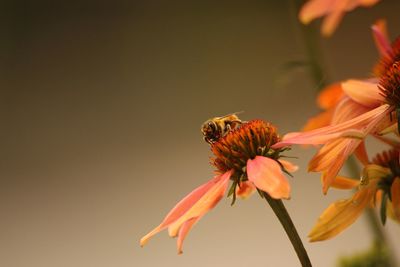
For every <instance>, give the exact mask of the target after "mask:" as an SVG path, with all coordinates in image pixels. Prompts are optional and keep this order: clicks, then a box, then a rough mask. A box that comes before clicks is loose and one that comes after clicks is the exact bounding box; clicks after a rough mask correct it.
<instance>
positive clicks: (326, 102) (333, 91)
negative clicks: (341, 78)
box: [317, 83, 343, 109]
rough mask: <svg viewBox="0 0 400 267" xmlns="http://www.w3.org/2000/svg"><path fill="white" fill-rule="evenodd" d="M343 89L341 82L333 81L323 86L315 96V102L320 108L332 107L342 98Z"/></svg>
mask: <svg viewBox="0 0 400 267" xmlns="http://www.w3.org/2000/svg"><path fill="white" fill-rule="evenodd" d="M342 96H343V90H342V85H341V83H334V84H332V85H329V86H327V87H325V88H324V89H323V90H322V91H321V93H319V95H318V98H317V104H318V106H319V107H320V108H322V109H329V108H332V107H334V106H335V105H336V104H337V103H338V102H339V101H340V99H341V98H342Z"/></svg>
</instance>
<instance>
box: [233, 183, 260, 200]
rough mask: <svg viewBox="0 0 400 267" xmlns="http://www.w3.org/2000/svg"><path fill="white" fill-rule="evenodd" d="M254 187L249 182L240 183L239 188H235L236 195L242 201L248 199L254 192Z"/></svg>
mask: <svg viewBox="0 0 400 267" xmlns="http://www.w3.org/2000/svg"><path fill="white" fill-rule="evenodd" d="M255 189H256V188H255V186H254V184H253V183H252V182H250V181H245V182H241V183H240V186H238V187H236V195H237V196H238V197H241V198H243V199H246V198H248V197H249V196H250V195H251V194H252V193H253V192H254V190H255Z"/></svg>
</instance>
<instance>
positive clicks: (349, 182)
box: [331, 176, 360, 189]
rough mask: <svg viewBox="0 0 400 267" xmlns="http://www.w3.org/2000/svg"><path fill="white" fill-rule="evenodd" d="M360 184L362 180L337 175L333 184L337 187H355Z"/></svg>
mask: <svg viewBox="0 0 400 267" xmlns="http://www.w3.org/2000/svg"><path fill="white" fill-rule="evenodd" d="M359 184H360V181H358V180H355V179H351V178H348V177H344V176H336V177H335V179H334V180H333V182H332V184H331V186H332V187H333V188H336V189H354V188H356V187H357V186H358V185H359Z"/></svg>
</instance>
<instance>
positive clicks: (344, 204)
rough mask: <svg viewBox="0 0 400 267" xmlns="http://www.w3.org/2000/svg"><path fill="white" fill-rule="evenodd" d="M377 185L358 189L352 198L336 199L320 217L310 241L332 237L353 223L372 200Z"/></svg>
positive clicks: (310, 235)
mask: <svg viewBox="0 0 400 267" xmlns="http://www.w3.org/2000/svg"><path fill="white" fill-rule="evenodd" d="M374 193H375V187H373V186H369V187H366V188H363V189H361V190H359V191H357V192H356V193H355V194H354V196H353V197H352V198H351V199H346V200H340V201H336V202H334V203H333V204H331V205H330V206H329V207H328V208H327V209H326V210H325V211H324V212H323V213H322V214H321V216H320V217H319V218H318V221H317V223H316V225H315V226H314V227H313V229H312V230H311V232H310V233H309V235H308V237H309V238H310V242H315V241H323V240H326V239H330V238H332V237H334V236H336V235H338V234H339V233H340V232H342V231H343V230H345V229H346V228H347V227H349V226H350V225H352V224H353V223H354V222H355V220H356V219H357V218H358V217H359V216H360V215H361V213H362V211H363V210H364V208H365V207H367V205H368V204H369V203H370V202H371V201H372V199H373V195H374Z"/></svg>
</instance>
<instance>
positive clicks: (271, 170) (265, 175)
mask: <svg viewBox="0 0 400 267" xmlns="http://www.w3.org/2000/svg"><path fill="white" fill-rule="evenodd" d="M247 177H248V179H249V181H251V182H253V184H254V185H255V186H256V187H257V188H258V189H260V190H262V191H264V192H266V193H268V194H269V195H270V196H271V197H272V198H276V199H281V198H285V199H289V198H290V185H289V182H288V180H287V179H286V177H285V176H284V175H283V173H282V169H281V166H280V165H279V164H278V163H277V162H276V161H275V160H273V159H270V158H267V157H262V156H256V157H255V158H254V159H249V160H248V161H247Z"/></svg>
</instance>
